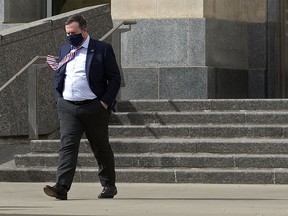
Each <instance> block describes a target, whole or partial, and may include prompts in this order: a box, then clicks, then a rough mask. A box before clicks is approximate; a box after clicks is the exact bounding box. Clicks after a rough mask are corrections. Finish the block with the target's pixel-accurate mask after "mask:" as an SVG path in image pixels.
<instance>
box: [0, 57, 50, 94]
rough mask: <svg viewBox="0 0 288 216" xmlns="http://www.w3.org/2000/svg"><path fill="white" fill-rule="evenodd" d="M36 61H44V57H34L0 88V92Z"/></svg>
mask: <svg viewBox="0 0 288 216" xmlns="http://www.w3.org/2000/svg"><path fill="white" fill-rule="evenodd" d="M38 59H46V56H35V58H33V59H32V60H31V61H30V62H29V63H28V64H26V65H25V66H24V67H23V68H22V69H21V70H20V71H18V73H16V74H15V75H14V76H13V77H12V78H11V79H9V80H8V81H7V82H6V83H5V84H4V85H3V86H1V88H0V92H2V91H3V90H4V89H5V88H6V87H7V86H8V85H10V83H12V82H13V81H14V80H15V79H16V78H17V77H18V76H20V75H21V74H22V73H23V72H24V71H25V70H27V69H28V68H29V67H30V66H31V65H32V64H33V63H34V62H36V61H37V60H38Z"/></svg>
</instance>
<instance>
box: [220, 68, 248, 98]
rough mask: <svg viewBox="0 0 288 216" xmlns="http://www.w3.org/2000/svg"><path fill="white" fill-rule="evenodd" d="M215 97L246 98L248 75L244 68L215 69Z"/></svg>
mask: <svg viewBox="0 0 288 216" xmlns="http://www.w3.org/2000/svg"><path fill="white" fill-rule="evenodd" d="M215 76H216V98H217V99H232V98H237V99H238V98H248V97H249V86H248V82H249V76H248V71H246V70H230V69H220V68H217V69H215Z"/></svg>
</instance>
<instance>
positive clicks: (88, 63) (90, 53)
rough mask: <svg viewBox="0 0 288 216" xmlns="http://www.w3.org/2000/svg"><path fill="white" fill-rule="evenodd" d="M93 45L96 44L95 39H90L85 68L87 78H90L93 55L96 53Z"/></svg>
mask: <svg viewBox="0 0 288 216" xmlns="http://www.w3.org/2000/svg"><path fill="white" fill-rule="evenodd" d="M93 44H94V43H93V39H91V38H90V41H89V45H88V50H87V57H86V66H85V69H86V76H87V78H88V77H89V73H90V66H91V63H92V59H93V55H94V52H95V50H94V46H93Z"/></svg>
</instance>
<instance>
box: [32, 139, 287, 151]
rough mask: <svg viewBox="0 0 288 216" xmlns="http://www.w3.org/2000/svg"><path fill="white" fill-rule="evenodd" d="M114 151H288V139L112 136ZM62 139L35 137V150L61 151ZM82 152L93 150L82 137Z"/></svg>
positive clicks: (33, 148)
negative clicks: (137, 137)
mask: <svg viewBox="0 0 288 216" xmlns="http://www.w3.org/2000/svg"><path fill="white" fill-rule="evenodd" d="M110 144H111V146H112V148H113V151H114V153H135V154H136V153H137V154H142V153H191V154H192V153H221V154H288V139H284V138H281V139H265V138H260V139H256V138H250V139H249V138H231V139H230V138H226V139H217V138H212V139H209V138H203V139H194V138H191V139H183V138H178V139H175V138H170V139H153V138H152V139H147V138H146V139H132V138H130V139H129V138H123V139H110ZM59 146H60V140H32V141H31V143H30V147H31V151H32V152H33V153H58V151H59ZM79 152H80V153H91V149H90V146H89V143H88V140H86V139H83V140H81V144H80V150H79Z"/></svg>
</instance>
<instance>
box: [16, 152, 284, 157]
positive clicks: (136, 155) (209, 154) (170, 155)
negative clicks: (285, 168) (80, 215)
mask: <svg viewBox="0 0 288 216" xmlns="http://www.w3.org/2000/svg"><path fill="white" fill-rule="evenodd" d="M58 155H59V154H58V153H28V154H20V155H15V157H18V158H19V157H30V158H31V157H32V158H33V157H34V158H35V157H58ZM114 156H115V157H142V158H144V157H175V158H176V157H187V158H192V157H207V158H209V157H210V158H212V157H213V158H232V157H233V158H240V157H246V158H288V155H287V154H219V153H202V152H200V153H194V152H193V153H141V154H139V153H135V154H131V153H122V154H114ZM78 157H94V156H93V153H92V152H91V153H79V154H78Z"/></svg>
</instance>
